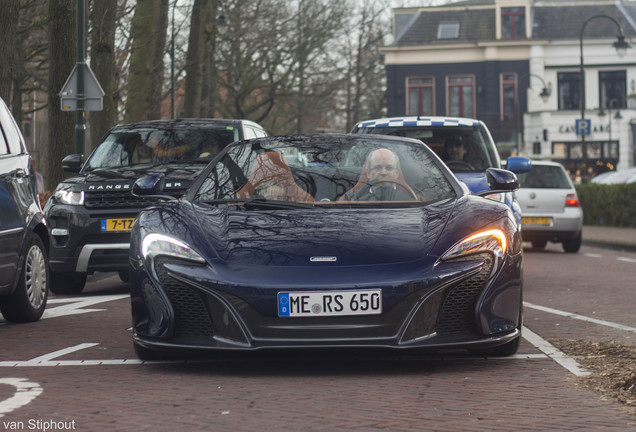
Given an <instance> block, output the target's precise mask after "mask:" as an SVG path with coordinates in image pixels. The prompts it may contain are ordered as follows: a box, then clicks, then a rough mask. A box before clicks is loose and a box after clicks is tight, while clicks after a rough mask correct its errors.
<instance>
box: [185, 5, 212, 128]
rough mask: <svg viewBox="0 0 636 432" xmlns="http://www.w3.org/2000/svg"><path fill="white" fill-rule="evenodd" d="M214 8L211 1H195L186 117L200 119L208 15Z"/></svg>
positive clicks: (189, 50) (186, 88)
mask: <svg viewBox="0 0 636 432" xmlns="http://www.w3.org/2000/svg"><path fill="white" fill-rule="evenodd" d="M211 7H212V2H211V0H194V5H193V6H192V15H191V20H190V37H189V39H188V52H187V55H186V65H185V70H186V79H185V100H184V105H183V116H184V117H200V116H201V103H202V93H203V64H204V56H205V48H206V44H205V42H206V41H205V33H206V26H207V24H208V21H207V19H206V18H207V17H208V16H209V14H208V13H207V11H208V9H210V8H211Z"/></svg>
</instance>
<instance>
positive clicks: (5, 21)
mask: <svg viewBox="0 0 636 432" xmlns="http://www.w3.org/2000/svg"><path fill="white" fill-rule="evenodd" d="M19 12H20V3H19V2H18V1H16V0H0V41H2V42H0V97H2V99H4V101H5V102H6V104H7V105H9V106H10V104H11V87H12V83H13V63H14V58H15V57H16V55H15V54H16V53H15V47H16V42H17V31H16V30H17V25H18V17H19Z"/></svg>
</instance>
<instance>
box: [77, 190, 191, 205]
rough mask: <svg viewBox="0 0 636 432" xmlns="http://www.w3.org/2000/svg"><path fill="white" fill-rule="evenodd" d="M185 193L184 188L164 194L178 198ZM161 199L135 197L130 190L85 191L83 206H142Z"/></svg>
mask: <svg viewBox="0 0 636 432" xmlns="http://www.w3.org/2000/svg"><path fill="white" fill-rule="evenodd" d="M184 193H185V189H171V190H169V191H164V194H166V195H170V196H173V197H175V198H179V197H180V196H181V195H183V194H184ZM159 201H161V200H160V199H158V198H152V197H136V196H134V195H133V194H132V192H130V191H129V190H128V191H117V192H86V194H85V198H84V206H85V207H86V208H90V209H109V208H142V207H148V206H149V205H151V204H154V203H157V202H159Z"/></svg>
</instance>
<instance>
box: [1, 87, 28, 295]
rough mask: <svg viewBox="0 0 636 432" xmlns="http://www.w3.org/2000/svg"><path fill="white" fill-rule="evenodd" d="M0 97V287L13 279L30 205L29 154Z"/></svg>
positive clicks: (5, 285) (3, 286)
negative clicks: (25, 150)
mask: <svg viewBox="0 0 636 432" xmlns="http://www.w3.org/2000/svg"><path fill="white" fill-rule="evenodd" d="M23 149H24V147H23V144H22V136H21V135H20V132H19V130H18V129H17V127H16V125H15V122H14V121H13V118H12V117H11V114H10V113H9V110H8V108H7V107H6V105H5V104H4V102H3V101H2V100H1V99H0V290H1V289H2V288H5V287H7V286H8V285H10V284H12V282H13V281H14V280H15V277H16V272H17V268H18V262H19V259H20V249H21V247H22V243H23V242H22V239H23V237H24V233H25V228H26V226H25V223H26V222H25V220H26V219H25V217H24V215H26V213H27V211H28V208H29V205H30V200H29V182H28V178H27V176H28V169H29V166H28V155H26V153H24V151H23Z"/></svg>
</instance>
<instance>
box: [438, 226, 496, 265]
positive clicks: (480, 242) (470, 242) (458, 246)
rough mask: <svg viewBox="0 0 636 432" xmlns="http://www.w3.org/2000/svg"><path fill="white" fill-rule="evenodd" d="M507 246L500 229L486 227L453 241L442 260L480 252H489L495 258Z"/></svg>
mask: <svg viewBox="0 0 636 432" xmlns="http://www.w3.org/2000/svg"><path fill="white" fill-rule="evenodd" d="M507 248H508V240H507V239H506V235H505V234H504V232H503V231H501V230H500V229H488V230H485V231H480V232H478V233H475V234H473V235H470V236H468V237H466V238H464V239H463V240H461V241H459V242H457V243H455V245H453V247H451V248H450V249H449V250H448V251H446V253H445V254H444V255H443V256H442V258H441V259H442V260H449V259H453V258H458V257H460V256H464V255H472V254H477V253H482V252H490V253H492V254H493V255H495V257H496V258H497V259H501V258H503V256H504V254H505V253H506V250H507Z"/></svg>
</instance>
